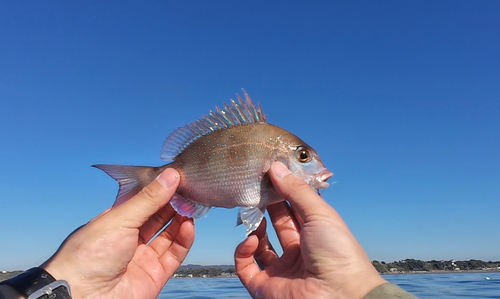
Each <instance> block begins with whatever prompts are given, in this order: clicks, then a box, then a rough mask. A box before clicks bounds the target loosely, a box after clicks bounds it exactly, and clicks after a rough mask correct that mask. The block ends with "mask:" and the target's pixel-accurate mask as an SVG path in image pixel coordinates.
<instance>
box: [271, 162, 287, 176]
mask: <svg viewBox="0 0 500 299" xmlns="http://www.w3.org/2000/svg"><path fill="white" fill-rule="evenodd" d="M271 168H272V171H273V172H274V174H276V176H277V177H278V178H279V179H282V178H284V177H286V176H287V175H289V174H291V173H292V172H291V171H290V170H288V168H286V166H285V164H283V163H281V162H275V163H273V165H271Z"/></svg>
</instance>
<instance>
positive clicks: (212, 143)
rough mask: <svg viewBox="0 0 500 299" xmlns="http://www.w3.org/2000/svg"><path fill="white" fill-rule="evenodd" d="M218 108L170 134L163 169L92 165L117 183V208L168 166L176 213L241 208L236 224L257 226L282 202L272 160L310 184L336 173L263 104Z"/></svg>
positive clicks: (320, 183) (195, 216)
mask: <svg viewBox="0 0 500 299" xmlns="http://www.w3.org/2000/svg"><path fill="white" fill-rule="evenodd" d="M237 98H238V102H235V101H233V100H231V105H226V104H224V106H223V107H224V109H219V108H218V107H216V112H212V111H210V112H209V114H208V116H206V115H204V116H203V117H202V118H201V119H197V120H196V121H194V122H192V123H190V124H189V125H186V126H184V127H181V128H179V129H177V130H176V131H174V132H173V133H171V134H170V135H169V136H168V137H167V139H166V140H165V143H164V145H163V149H162V154H161V157H162V159H164V160H168V161H172V162H171V163H168V164H166V165H163V166H160V167H149V166H123V165H105V164H99V165H94V166H95V167H97V168H99V169H102V170H103V171H105V172H106V173H108V174H109V175H110V176H111V177H113V178H114V179H115V180H116V181H117V182H118V183H119V184H120V189H119V191H118V195H117V199H116V201H115V204H114V206H117V205H119V204H121V203H123V202H125V201H126V200H128V199H130V198H131V197H132V196H134V195H135V194H137V193H138V192H139V191H140V190H141V189H142V188H143V187H144V186H145V185H147V184H149V183H150V182H151V181H153V180H154V179H155V178H156V177H157V176H158V175H159V174H160V173H161V172H162V171H164V170H165V169H166V168H169V167H170V168H174V169H176V170H177V171H178V172H179V174H180V183H179V187H178V189H177V191H176V193H175V195H174V197H173V198H172V200H171V201H170V204H171V205H172V207H173V208H174V209H175V211H177V213H179V214H181V215H183V216H187V217H192V218H193V219H195V220H196V219H198V218H200V217H201V216H203V215H204V214H206V213H207V212H208V211H209V210H210V209H211V208H212V207H223V208H234V207H240V210H239V213H238V218H237V223H238V224H245V225H246V226H247V234H249V233H250V232H252V231H253V230H255V229H256V228H257V227H258V225H259V224H260V222H261V220H262V218H263V215H264V214H263V212H264V210H265V208H266V206H267V205H269V204H272V203H275V202H279V201H282V200H283V199H282V198H280V197H279V196H278V194H277V193H276V191H275V190H274V188H273V186H272V184H271V183H270V181H269V178H268V176H267V175H266V173H267V171H268V170H269V168H270V166H271V164H272V162H274V161H281V162H283V163H284V164H285V165H287V167H288V168H289V169H290V171H292V172H293V173H294V174H296V175H297V176H299V177H301V178H302V179H304V180H305V181H306V182H307V183H308V184H309V185H310V186H311V188H313V189H315V190H318V189H323V188H326V187H328V185H329V184H328V183H327V182H326V180H328V179H329V178H330V177H331V176H332V175H333V173H331V172H330V171H328V170H327V169H326V168H325V166H324V165H323V163H322V161H321V159H320V157H319V155H318V154H317V153H316V151H315V150H314V149H313V148H311V147H310V146H309V145H307V144H306V143H305V142H304V141H302V140H301V139H300V138H298V137H297V136H295V135H294V134H292V133H290V132H288V131H286V130H284V129H282V128H280V127H278V126H275V125H272V124H269V123H267V120H266V116H265V115H264V113H263V112H262V108H261V107H260V105H258V106H257V107H256V106H255V105H254V104H253V102H252V100H251V99H250V97H249V96H248V94H246V93H245V100H243V99H241V98H240V97H239V96H237Z"/></svg>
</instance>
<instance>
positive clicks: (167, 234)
mask: <svg viewBox="0 0 500 299" xmlns="http://www.w3.org/2000/svg"><path fill="white" fill-rule="evenodd" d="M194 233H195V231H194V223H193V220H192V219H190V218H186V217H182V216H180V215H177V216H175V217H174V220H173V221H172V223H171V224H170V225H169V226H168V227H167V228H166V230H165V231H164V232H162V233H161V234H160V235H159V236H158V237H157V238H155V239H154V240H153V241H152V242H151V244H150V246H154V247H155V249H156V252H157V253H158V254H159V255H158V258H159V260H160V263H161V264H162V265H163V269H165V273H166V274H167V276H168V277H170V276H172V275H173V274H174V272H175V271H176V270H177V269H178V268H179V266H180V265H181V264H182V262H183V261H184V259H185V258H186V256H187V254H188V252H189V250H190V249H191V246H193V242H194ZM155 242H156V243H155ZM153 243H155V244H153Z"/></svg>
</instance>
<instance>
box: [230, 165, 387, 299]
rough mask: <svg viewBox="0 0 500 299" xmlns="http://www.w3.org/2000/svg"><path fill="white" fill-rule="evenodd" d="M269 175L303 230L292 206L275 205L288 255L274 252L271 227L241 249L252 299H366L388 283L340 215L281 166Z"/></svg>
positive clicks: (241, 270)
mask: <svg viewBox="0 0 500 299" xmlns="http://www.w3.org/2000/svg"><path fill="white" fill-rule="evenodd" d="M269 173H270V177H271V179H272V182H273V185H274V187H275V189H276V191H277V192H278V193H279V194H280V195H281V196H283V198H285V199H286V200H287V201H288V202H290V205H291V207H292V208H293V211H295V212H296V213H297V216H298V217H300V218H301V219H302V220H303V224H301V225H300V226H299V224H298V222H297V218H296V217H295V215H294V212H293V211H292V209H291V208H290V207H289V206H288V204H287V203H286V202H280V203H276V204H273V205H270V206H268V212H269V215H270V218H271V222H272V224H273V227H274V229H275V230H276V233H277V236H278V239H279V242H280V245H281V246H282V248H283V255H282V256H281V257H278V256H277V255H276V253H275V252H274V250H273V249H272V246H271V244H270V243H269V240H268V239H267V235H266V234H265V225H266V223H265V222H263V223H262V224H261V227H260V228H259V229H257V230H256V232H255V235H251V236H250V237H248V238H247V239H246V240H245V241H244V242H242V243H241V244H240V245H239V246H238V248H237V249H236V252H235V265H236V272H237V274H238V277H239V278H240V280H241V281H242V283H243V285H244V286H245V287H246V288H247V289H248V291H249V293H250V294H251V295H252V297H254V298H363V297H364V296H365V295H366V294H368V293H369V292H370V291H371V290H373V289H375V288H376V287H377V286H380V285H382V284H384V283H386V281H385V280H384V279H383V278H382V277H381V276H380V275H379V274H378V272H377V271H376V270H375V268H374V267H373V266H372V264H371V262H370V260H369V259H368V257H367V255H366V254H365V252H364V250H363V249H362V248H361V246H360V244H359V243H358V242H357V241H356V239H355V238H354V236H353V235H352V234H351V232H350V231H349V229H348V227H347V226H346V224H345V223H344V221H343V220H342V218H341V217H340V216H339V214H338V213H337V212H336V211H335V210H334V209H333V208H332V207H331V206H329V205H328V204H327V203H326V202H325V201H324V200H323V199H322V198H321V197H320V196H318V195H317V194H316V193H315V192H314V190H313V189H312V188H311V187H310V186H309V185H308V184H307V183H305V182H304V181H303V180H302V179H300V178H298V177H296V176H295V175H293V174H291V172H290V171H289V170H288V169H287V168H286V167H285V166H284V165H283V164H282V163H280V162H276V163H274V164H273V165H272V167H271V170H270V172H269ZM254 260H256V261H257V263H258V265H259V266H258V265H257V264H255V263H254Z"/></svg>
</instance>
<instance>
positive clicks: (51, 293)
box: [0, 268, 71, 299]
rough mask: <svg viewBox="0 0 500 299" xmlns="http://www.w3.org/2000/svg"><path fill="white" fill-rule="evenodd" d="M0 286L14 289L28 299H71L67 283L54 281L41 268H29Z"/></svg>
mask: <svg viewBox="0 0 500 299" xmlns="http://www.w3.org/2000/svg"><path fill="white" fill-rule="evenodd" d="M0 284H6V285H8V286H10V287H12V288H14V289H15V290H16V291H18V292H19V293H21V294H22V295H24V296H25V297H26V298H28V299H71V292H70V289H69V285H68V283H67V282H66V281H64V280H55V278H54V277H52V275H50V274H49V272H47V271H45V270H44V269H42V268H31V269H29V270H26V271H25V272H23V273H21V274H19V275H17V276H16V277H12V278H11V279H7V280H4V281H2V282H0Z"/></svg>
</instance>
